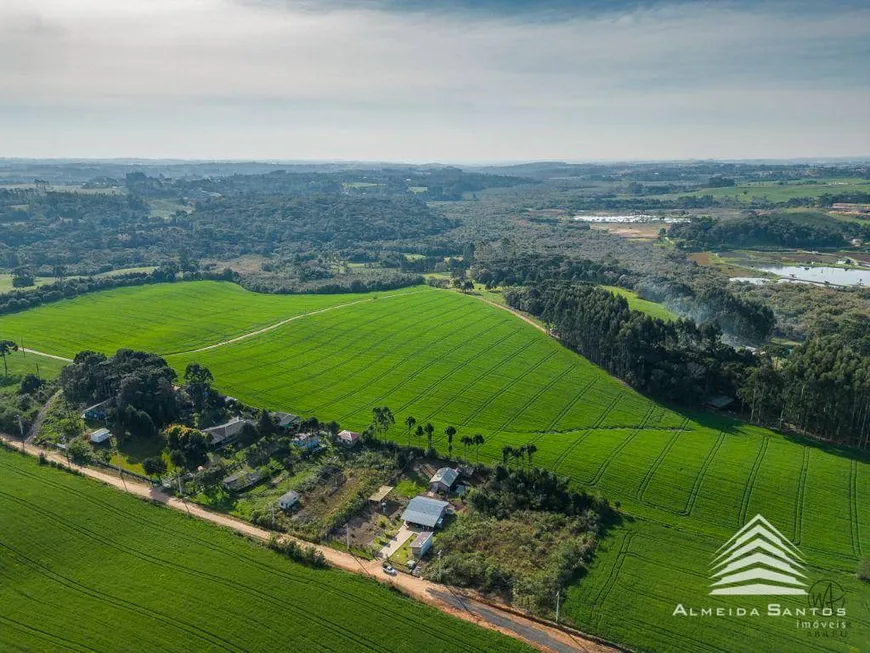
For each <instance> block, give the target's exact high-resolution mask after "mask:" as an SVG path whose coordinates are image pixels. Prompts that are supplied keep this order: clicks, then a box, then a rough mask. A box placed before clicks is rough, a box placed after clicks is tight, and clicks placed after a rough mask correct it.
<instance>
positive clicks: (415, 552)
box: [411, 531, 435, 560]
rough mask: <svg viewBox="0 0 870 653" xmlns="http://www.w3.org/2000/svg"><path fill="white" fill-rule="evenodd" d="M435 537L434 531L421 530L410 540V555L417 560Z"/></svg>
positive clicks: (424, 553) (429, 546)
mask: <svg viewBox="0 0 870 653" xmlns="http://www.w3.org/2000/svg"><path fill="white" fill-rule="evenodd" d="M434 537H435V533H433V532H432V531H423V532H422V533H420V534H419V535H417V537H415V538H414V541H413V542H411V555H412V556H414V558H415V559H417V560H419V559H420V558H422V557H423V556H424V555H426V552H427V551H428V550H429V549H430V548H431V546H432V540H433V539H434Z"/></svg>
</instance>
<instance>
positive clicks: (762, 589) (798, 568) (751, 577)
mask: <svg viewBox="0 0 870 653" xmlns="http://www.w3.org/2000/svg"><path fill="white" fill-rule="evenodd" d="M803 569H804V557H803V555H801V552H800V551H799V550H798V549H797V547H796V546H795V545H794V544H792V543H791V542H789V541H788V539H787V538H786V537H785V536H784V535H783V534H782V533H780V532H779V531H778V530H777V529H776V528H775V527H774V526H773V524H771V523H770V522H769V521H767V520H766V519H765V518H764V517H762V516H761V515H755V517H753V518H752V519H750V520H749V521H748V522H747V523H746V525H745V526H743V528H741V529H740V530H739V531H737V533H735V534H734V536H733V537H732V538H731V539H730V540H728V541H727V542H726V543H725V544H723V545H722V547H721V548H720V549H719V550H718V551H716V553H715V557H714V558H713V563H712V575H711V578H712V579H713V581H714V582H713V583H712V584H711V585H710V587H711V588H712V589H711V591H710V594H711V595H723V594H724V595H732V596H741V595H755V596H768V595H781V594H806V593H807V591H806V589H805V588H806V585H807V583H806V580H805V579H806V576H805V575H804V573H803Z"/></svg>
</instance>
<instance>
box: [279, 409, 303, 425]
mask: <svg viewBox="0 0 870 653" xmlns="http://www.w3.org/2000/svg"><path fill="white" fill-rule="evenodd" d="M272 417H273V418H274V419H275V422H276V423H277V424H278V428H281V429H289V428H290V427H291V426H294V425H296V424H298V423H299V422H300V421H301V418H300V417H299V415H294V414H293V413H284V412H281V411H277V412H274V413H272Z"/></svg>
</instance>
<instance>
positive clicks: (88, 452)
mask: <svg viewBox="0 0 870 653" xmlns="http://www.w3.org/2000/svg"><path fill="white" fill-rule="evenodd" d="M66 452H67V453H68V454H69V457H70V458H71V459H72V461H73V462H74V463H75V464H76V465H87V464H88V463H90V462H91V461H92V460H93V459H94V450H93V449H92V448H91V445H89V444H88V443H87V442H85V441H84V440H81V439H79V438H76V439H75V440H73V441H72V442H70V443H69V444H68V445H67V449H66Z"/></svg>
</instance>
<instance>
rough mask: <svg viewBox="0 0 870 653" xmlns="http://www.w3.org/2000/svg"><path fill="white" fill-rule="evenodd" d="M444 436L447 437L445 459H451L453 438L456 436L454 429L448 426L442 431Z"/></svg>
mask: <svg viewBox="0 0 870 653" xmlns="http://www.w3.org/2000/svg"><path fill="white" fill-rule="evenodd" d="M444 435H446V436H447V458H452V457H453V436H454V435H456V429H455V428H454V427H452V426H448V427H447V428H446V429H444Z"/></svg>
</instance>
